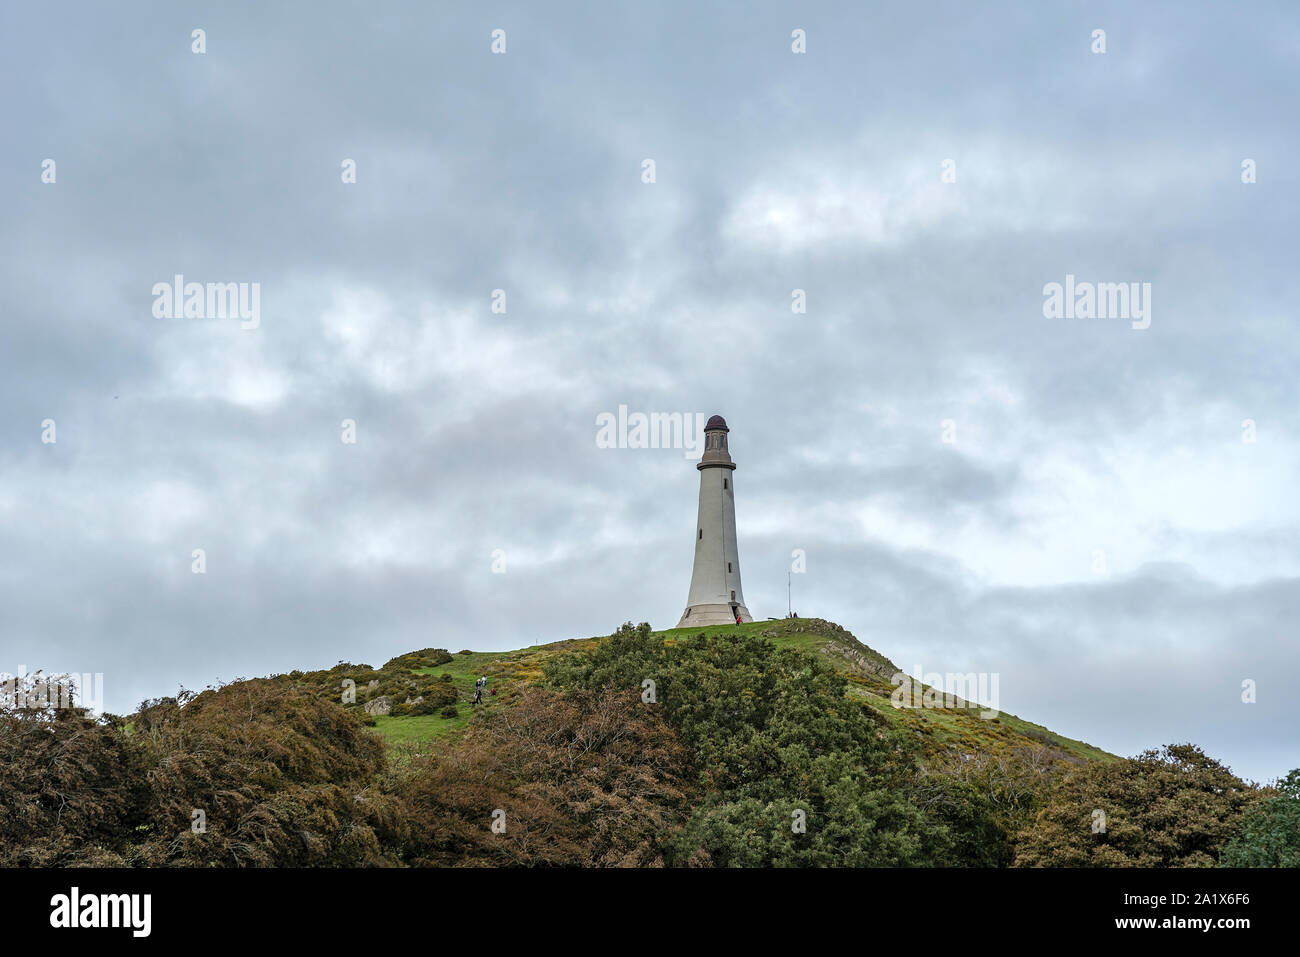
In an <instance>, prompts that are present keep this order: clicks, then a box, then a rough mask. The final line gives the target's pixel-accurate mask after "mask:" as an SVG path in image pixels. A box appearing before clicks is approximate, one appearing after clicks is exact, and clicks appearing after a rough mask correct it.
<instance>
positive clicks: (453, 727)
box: [376, 618, 1115, 761]
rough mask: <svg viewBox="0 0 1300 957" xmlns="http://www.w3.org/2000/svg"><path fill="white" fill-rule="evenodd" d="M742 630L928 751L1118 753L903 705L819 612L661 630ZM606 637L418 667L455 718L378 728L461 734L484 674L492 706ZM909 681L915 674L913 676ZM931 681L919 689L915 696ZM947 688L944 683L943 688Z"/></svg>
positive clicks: (389, 719) (407, 736) (976, 711)
mask: <svg viewBox="0 0 1300 957" xmlns="http://www.w3.org/2000/svg"><path fill="white" fill-rule="evenodd" d="M721 633H740V634H750V635H757V636H761V637H763V638H766V639H768V640H770V641H771V642H772V643H773V644H774V645H776V646H777V647H778V648H795V649H799V650H801V651H806V652H810V653H814V654H817V655H820V656H823V657H824V658H825V659H826V660H828V661H829V662H830V663H831V664H832V665H833V666H834V667H835V668H836V669H837V670H838V671H840V672H841V673H843V674H844V675H845V677H846V678H847V679H848V681H849V692H848V693H849V694H850V695H854V696H856V697H859V698H860V699H861V701H862V703H863V704H864V705H866V706H867V707H869V708H871V709H872V710H874V711H876V712H877V713H879V714H880V715H882V716H883V717H884V718H886V719H887V720H888V721H890V722H891V723H893V724H895V725H897V726H900V727H903V728H907V729H911V730H912V731H914V732H915V733H916V734H917V736H918V737H919V738H920V739H921V743H922V747H923V750H924V751H925V752H926V753H927V754H935V753H938V752H943V751H953V750H956V751H958V752H961V753H977V752H983V753H994V754H996V753H998V752H1001V751H1003V750H1012V749H1015V748H1018V747H1024V746H1041V747H1045V748H1047V749H1049V750H1050V752H1052V754H1051V755H1050V756H1052V757H1059V758H1063V759H1067V760H1073V761H1081V760H1082V761H1112V760H1115V756H1114V755H1112V754H1109V753H1107V752H1105V751H1103V750H1101V749H1100V748H1097V747H1094V746H1092V745H1090V744H1087V743H1085V742H1082V741H1078V740H1075V739H1073V738H1068V737H1066V736H1064V735H1061V734H1058V733H1056V732H1054V731H1051V730H1049V729H1047V728H1045V727H1043V726H1042V725H1039V724H1035V723H1033V722H1032V721H1026V720H1024V719H1023V718H1019V717H1016V716H1015V715H1013V714H1008V713H1005V712H1003V713H1001V714H999V715H998V716H996V717H991V718H987V719H986V718H982V717H981V716H980V711H981V708H980V707H979V706H978V705H967V704H966V703H965V702H963V701H961V700H960V699H957V700H956V701H951V702H950V703H951V704H952V705H953V706H952V707H924V708H906V707H904V708H896V707H894V705H893V704H892V702H891V700H890V696H891V695H892V694H894V692H895V691H896V690H898V688H899V685H898V684H896V683H894V682H891V678H892V677H893V676H894V675H895V674H897V673H898V672H899V671H900V669H899V668H898V667H897V666H896V665H895V664H894V663H893V662H892V661H890V660H889V659H888V658H886V657H885V656H884V655H882V654H880V653H879V652H877V651H875V650H873V649H871V648H869V647H867V646H866V645H864V644H863V643H862V642H860V641H858V640H857V639H856V638H855V637H854V636H853V635H852V634H851V633H850V632H849V631H847V630H846V629H844V628H842V627H840V626H839V625H837V624H835V623H834V622H829V621H825V620H823V619H820V618H787V619H780V620H774V621H756V622H751V623H748V624H743V625H740V626H736V625H715V626H711V627H707V628H675V629H667V630H664V631H657V632H654V634H655V635H656V636H657V637H660V638H662V639H663V640H664V641H671V642H679V641H690V640H691V638H692V637H693V636H695V635H699V634H721ZM600 641H601V638H598V637H597V638H579V639H570V640H567V641H559V642H553V643H550V644H545V645H534V646H532V647H529V648H521V649H518V650H515V651H505V652H474V651H462V652H460V653H458V654H454V655H453V657H452V661H450V662H448V663H446V664H442V665H437V666H434V667H428V668H418V669H414V670H415V672H416V673H417V674H437V675H442V674H448V675H450V676H451V681H452V685H453V687H455V688H456V690H457V693H458V694H459V696H460V702H461V704H460V705H459V707H458V711H459V713H458V714H457V716H456V717H454V718H443V717H440V716H438V715H420V716H408V717H394V716H381V717H378V718H376V730H378V731H379V732H380V733H381V734H382V735H383V736H384V737H385V738H386V739H387V741H388V742H389V744H390V746H400V745H404V744H411V743H418V742H422V741H428V740H438V739H445V738H448V737H457V736H459V735H460V734H462V733H463V732H464V729H465V727H466V726H467V725H468V723H469V720H470V717H471V709H470V708H469V707H468V704H469V702H470V700H471V699H472V697H473V693H474V681H475V678H477V677H478V676H479V675H484V676H486V677H487V678H488V680H489V687H490V688H493V689H495V690H496V691H497V692H498V694H497V695H489V696H488V697H487V698H486V699H485V701H486V707H495V706H497V705H498V703H499V702H500V701H501V700H502V698H501V693H502V692H505V691H508V690H509V689H511V688H513V687H517V686H519V685H527V684H535V683H539V682H541V681H542V680H543V669H544V667H545V665H546V664H547V662H548V661H549V660H550V659H552V658H554V657H555V656H557V655H565V654H571V653H573V652H575V651H580V650H583V649H587V648H591V647H593V646H595V645H596V644H597V643H598V642H600ZM908 681H909V682H910V679H908ZM927 687H928V686H924V685H923V686H922V687H921V689H920V690H918V691H917V692H915V693H914V695H915V697H916V698H919V697H920V695H921V694H923V692H924V689H925V688H927ZM940 690H942V689H940Z"/></svg>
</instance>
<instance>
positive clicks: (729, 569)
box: [727, 562, 736, 598]
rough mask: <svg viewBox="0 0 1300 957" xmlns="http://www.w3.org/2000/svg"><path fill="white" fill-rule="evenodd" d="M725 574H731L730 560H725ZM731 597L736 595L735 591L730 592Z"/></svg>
mask: <svg viewBox="0 0 1300 957" xmlns="http://www.w3.org/2000/svg"><path fill="white" fill-rule="evenodd" d="M727 574H728V575H730V574H731V562H727ZM731 597H732V598H735V597H736V593H735V592H732V593H731Z"/></svg>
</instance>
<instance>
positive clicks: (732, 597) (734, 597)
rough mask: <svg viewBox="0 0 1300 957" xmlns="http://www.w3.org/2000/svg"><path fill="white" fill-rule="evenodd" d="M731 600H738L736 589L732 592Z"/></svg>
mask: <svg viewBox="0 0 1300 957" xmlns="http://www.w3.org/2000/svg"><path fill="white" fill-rule="evenodd" d="M731 600H732V601H735V600H736V593H735V592H734V591H733V592H732V593H731Z"/></svg>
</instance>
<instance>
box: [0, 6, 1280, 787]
mask: <svg viewBox="0 0 1300 957" xmlns="http://www.w3.org/2000/svg"><path fill="white" fill-rule="evenodd" d="M235 6H238V9H235V8H234V7H235ZM267 6H268V7H270V9H266V10H263V9H250V8H247V7H245V5H230V4H215V3H214V4H185V5H177V4H172V3H158V4H129V5H126V6H120V5H113V6H110V7H104V6H102V5H98V4H96V5H89V4H87V5H85V6H77V5H52V4H36V5H33V4H23V5H13V4H11V5H6V6H5V8H4V10H3V12H0V76H2V77H3V86H4V89H5V90H6V91H7V95H6V96H5V98H4V106H3V114H2V116H3V130H4V133H3V137H2V140H3V148H0V209H2V210H3V213H2V214H0V251H2V253H3V255H2V256H0V406H2V407H3V409H4V415H3V418H0V670H4V671H9V672H12V671H14V670H16V669H17V668H18V667H19V666H20V665H25V666H26V667H27V668H28V669H34V668H37V667H43V668H45V669H47V670H70V671H76V672H102V673H103V674H104V695H105V704H106V706H107V707H108V709H109V710H113V711H124V710H128V709H130V708H131V707H132V706H133V705H134V704H135V703H137V702H138V701H139V700H140V699H141V698H143V697H146V696H156V695H160V694H169V693H174V692H175V691H176V688H177V686H178V685H179V684H184V685H185V686H187V687H202V686H204V685H206V684H208V683H209V682H213V681H217V680H230V679H233V678H236V677H240V676H251V675H257V674H267V673H272V672H276V671H284V670H289V669H293V668H314V667H327V666H330V665H332V664H334V663H335V662H336V661H339V660H341V659H345V660H351V661H365V662H369V663H371V664H375V665H378V664H381V663H382V662H383V661H385V660H387V659H388V658H389V657H391V656H393V655H395V654H399V653H401V652H404V651H407V650H410V649H413V648H419V647H424V646H441V647H446V648H449V649H451V650H452V651H456V650H458V649H460V648H466V647H469V648H476V649H508V648H515V647H519V646H522V645H528V644H534V643H538V642H546V641H554V640H557V639H562V638H569V637H575V636H587V635H594V634H604V633H608V632H609V631H611V630H612V629H613V628H615V627H616V626H617V625H618V624H619V623H620V622H622V621H624V620H628V619H631V620H633V621H642V620H646V621H649V622H650V623H651V624H652V625H654V626H655V627H670V626H672V625H673V624H675V622H676V620H677V618H678V616H679V615H680V614H681V612H682V609H683V606H684V603H685V598H686V591H687V586H688V584H689V578H690V570H691V569H690V565H691V560H692V555H693V531H694V520H695V507H696V491H697V483H698V473H697V472H696V470H695V469H694V468H693V467H692V462H691V459H690V458H689V457H688V454H687V453H686V452H685V451H683V450H679V449H677V450H675V449H606V448H599V447H598V445H597V443H596V419H597V417H598V416H599V415H600V414H601V413H603V412H617V411H618V409H619V407H620V406H626V407H627V408H628V409H629V411H632V412H636V411H640V412H647V413H649V412H674V411H676V412H689V413H692V414H695V413H701V414H704V415H708V414H711V413H714V412H718V413H721V414H723V415H725V416H726V418H727V421H728V423H729V424H730V426H731V430H732V431H731V436H730V438H731V450H732V454H733V456H734V458H735V460H736V462H737V463H738V465H739V469H738V471H737V473H736V478H737V480H738V485H737V486H736V488H737V505H736V511H737V519H738V523H739V533H740V554H741V560H742V567H743V572H744V582H745V597H746V599H747V601H748V605H749V608H750V610H751V611H752V612H753V613H754V615H755V616H756V617H759V618H762V617H768V616H779V615H784V614H785V610H786V572H787V569H788V568H789V567H790V564H791V554H792V552H793V551H794V550H795V549H803V550H804V552H805V553H806V556H807V571H806V573H804V574H800V575H795V576H793V577H794V586H793V591H794V606H795V608H796V610H798V611H799V613H800V614H801V615H804V616H819V617H824V618H828V619H831V620H834V621H836V622H839V623H841V624H842V625H844V626H845V627H847V628H849V629H850V630H851V631H852V632H854V633H855V634H856V635H857V636H858V637H859V638H860V639H861V640H862V641H864V642H866V643H867V644H869V645H871V646H872V647H874V648H876V649H878V650H880V651H881V652H883V653H885V654H886V655H888V656H889V657H891V658H892V659H893V660H894V661H895V662H896V663H898V664H899V665H900V666H902V667H903V668H905V669H907V670H909V671H910V670H911V669H912V668H913V667H914V666H916V665H920V666H921V667H922V668H923V669H924V670H927V671H933V670H938V671H948V670H952V671H971V670H974V671H989V672H996V673H998V674H999V675H1000V693H1001V701H1000V704H1001V707H1002V709H1003V710H1005V711H1009V712H1012V713H1015V714H1019V715H1021V716H1023V717H1026V718H1030V719H1032V720H1035V721H1039V722H1041V723H1043V724H1046V725H1047V726H1049V727H1051V728H1052V729H1054V730H1057V731H1060V732H1062V733H1065V734H1068V735H1070V736H1073V737H1077V738H1081V739H1084V740H1087V741H1089V742H1091V743H1093V744H1096V745H1098V746H1101V747H1103V748H1106V749H1108V750H1111V751H1114V752H1117V753H1121V754H1131V753H1135V752H1137V751H1140V750H1142V749H1144V748H1147V747H1154V746H1158V745H1160V744H1163V743H1170V742H1179V741H1188V740H1190V741H1194V742H1196V743H1199V744H1200V745H1202V746H1203V747H1205V748H1206V750H1207V751H1209V752H1210V753H1211V754H1213V755H1214V756H1216V757H1219V758H1220V759H1222V760H1223V761H1225V762H1226V763H1228V764H1229V765H1230V766H1231V767H1232V768H1233V769H1234V770H1236V771H1237V772H1238V773H1240V774H1242V775H1245V776H1247V777H1251V778H1254V779H1256V780H1261V781H1263V780H1268V779H1271V778H1273V777H1276V776H1278V775H1280V774H1282V773H1284V772H1286V771H1287V770H1289V769H1290V768H1293V767H1297V766H1300V740H1298V739H1300V735H1298V734H1297V727H1300V696H1297V695H1296V693H1295V690H1296V684H1297V681H1300V650H1298V643H1297V635H1296V622H1297V619H1298V618H1300V503H1298V502H1300V500H1298V499H1297V495H1296V491H1295V482H1296V477H1297V475H1298V474H1300V376H1297V367H1298V365H1300V335H1298V334H1297V329H1296V308H1295V303H1296V301H1297V299H1298V298H1300V270H1297V269H1296V243H1295V240H1294V235H1295V223H1296V221H1297V219H1298V218H1300V208H1298V206H1300V204H1298V203H1297V199H1298V197H1300V189H1298V188H1297V172H1296V157H1297V153H1298V152H1300V133H1298V131H1297V126H1296V124H1295V117H1296V116H1297V115H1300V96H1298V95H1297V77H1298V76H1300V71H1297V58H1298V57H1300V25H1298V23H1300V18H1297V17H1296V15H1295V10H1294V9H1288V8H1289V7H1291V5H1290V4H1287V3H1278V4H1276V5H1274V4H1234V5H1231V6H1227V7H1215V8H1214V9H1213V10H1208V11H1196V10H1189V9H1187V8H1186V5H1184V4H1177V5H1174V4H1171V5H1168V6H1163V7H1157V6H1154V5H1146V4H1144V5H1142V9H1141V10H1136V9H1132V8H1133V7H1134V6H1136V5H1133V4H1129V3H1117V4H1113V5H1107V4H1082V3H1063V4H1056V5H1052V6H1053V7H1054V9H1051V10H1049V9H1046V7H1047V5H1032V6H1031V7H1029V8H1026V5H1021V4H1009V5H1005V6H1004V7H1001V8H1000V7H999V6H998V5H996V4H988V5H984V4H981V5H979V8H978V9H976V8H974V7H973V6H972V5H970V4H968V3H954V4H938V5H936V4H918V3H898V4H872V5H869V6H868V5H864V4H858V3H844V4H829V3H828V4H818V5H816V8H815V9H814V10H810V9H808V8H806V7H804V6H803V5H797V4H792V5H778V4H752V3H745V4H741V3H728V4H723V3H681V4H675V3H658V4H637V5H635V6H633V5H628V6H626V7H625V8H620V9H614V7H615V5H613V4H604V3H589V4H582V5H576V4H575V5H563V4H537V3H520V4H517V5H495V6H494V5H491V4H431V3H409V4H400V3H391V2H385V3H378V4H355V5H354V4H325V3H311V4H302V5H291V4H279V3H277V4H269V5H267ZM200 28H201V29H203V30H204V31H205V49H206V52H204V53H201V54H200V53H195V52H193V49H192V47H193V45H194V42H195V41H194V40H193V38H192V31H193V30H195V29H200ZM497 29H500V30H504V31H505V45H506V46H505V52H504V53H501V54H494V53H493V52H492V49H491V47H492V42H493V41H492V33H493V31H494V30H497ZM796 29H801V30H803V31H805V35H806V49H807V52H806V53H803V54H798V53H795V52H793V51H792V43H794V40H792V36H791V35H792V32H793V31H794V30H796ZM1097 29H1103V30H1104V31H1105V52H1104V53H1095V52H1093V49H1092V48H1093V46H1094V45H1095V41H1094V39H1093V31H1094V30H1097ZM647 159H649V160H653V162H654V182H653V183H647V182H645V181H644V179H645V178H646V177H645V174H644V170H645V168H646V167H645V165H644V161H645V160H647ZM1247 159H1249V160H1252V161H1253V163H1254V169H1255V178H1256V182H1253V183H1245V182H1243V161H1245V160H1247ZM46 160H53V161H54V167H53V170H52V171H53V174H54V175H53V179H54V182H45V181H43V179H48V178H50V177H49V175H48V173H44V172H43V171H45V170H46V169H47V168H48V164H45V161H46ZM347 160H351V161H353V162H354V163H355V169H356V182H355V183H345V182H343V179H344V175H343V172H342V170H343V166H344V164H345V161H347ZM949 160H951V163H948V164H946V161H949ZM945 170H947V171H948V172H949V173H950V174H952V175H949V176H946V177H945ZM954 178H955V181H952V182H946V181H945V179H950V180H951V179H954ZM1247 178H1249V177H1247ZM177 274H182V275H183V276H184V277H185V278H186V280H187V281H198V282H223V283H224V282H237V283H254V282H255V283H258V284H259V289H260V297H261V298H260V315H259V319H260V324H259V325H258V327H257V328H256V329H242V328H241V327H240V323H239V322H237V321H233V320H231V319H221V318H202V319H193V318H191V319H186V318H163V319H159V318H156V317H155V316H154V314H153V306H154V301H155V295H154V293H153V287H154V285H155V284H156V283H160V282H161V283H170V282H171V281H172V278H173V277H174V276H175V275H177ZM1067 275H1073V276H1075V277H1076V280H1077V281H1079V282H1084V281H1088V282H1123V283H1130V282H1136V283H1150V284H1151V286H1150V288H1151V297H1150V319H1151V322H1150V327H1149V328H1146V329H1135V328H1133V326H1132V323H1130V322H1129V321H1128V320H1124V319H1079V318H1074V319H1049V318H1045V317H1044V298H1045V297H1044V291H1043V290H1044V286H1045V285H1046V284H1048V283H1052V282H1058V283H1064V282H1065V281H1066V276H1067ZM496 289H501V290H504V291H505V304H506V309H505V312H504V313H501V312H493V310H492V301H493V298H492V297H493V290H496ZM794 290H803V291H804V294H805V296H806V302H807V308H806V312H802V313H799V312H795V311H793V309H792V295H793V291H794ZM345 419H351V420H354V421H355V423H356V442H355V444H349V443H345V442H344V441H343V436H342V422H343V421H344V420H345ZM1247 419H1249V420H1252V422H1253V423H1254V426H1253V438H1254V441H1253V442H1251V441H1246V439H1248V438H1250V437H1251V436H1250V434H1249V433H1250V431H1251V427H1250V426H1243V422H1244V420H1247ZM47 420H52V421H53V424H54V433H53V435H51V434H50V428H49V426H48V425H47V424H45V423H46V422H47ZM945 422H946V423H947V425H946V426H945ZM51 437H53V438H54V439H55V441H53V442H50V441H48V439H49V438H51ZM43 439H46V440H45V441H43ZM946 440H949V441H946ZM195 549H203V550H204V554H205V556H206V572H205V573H204V574H194V573H193V571H192V567H193V561H194V559H193V557H192V556H193V554H194V550H195ZM494 555H495V556H496V561H495V564H496V570H495V571H494ZM1248 680H1251V681H1254V682H1255V683H1256V686H1257V701H1256V702H1255V703H1252V704H1246V703H1243V702H1242V686H1243V682H1245V681H1248Z"/></svg>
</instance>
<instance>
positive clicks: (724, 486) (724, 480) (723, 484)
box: [722, 479, 727, 488]
mask: <svg viewBox="0 0 1300 957" xmlns="http://www.w3.org/2000/svg"><path fill="white" fill-rule="evenodd" d="M722 487H723V488H726V487H727V480H726V479H723V480H722Z"/></svg>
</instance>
